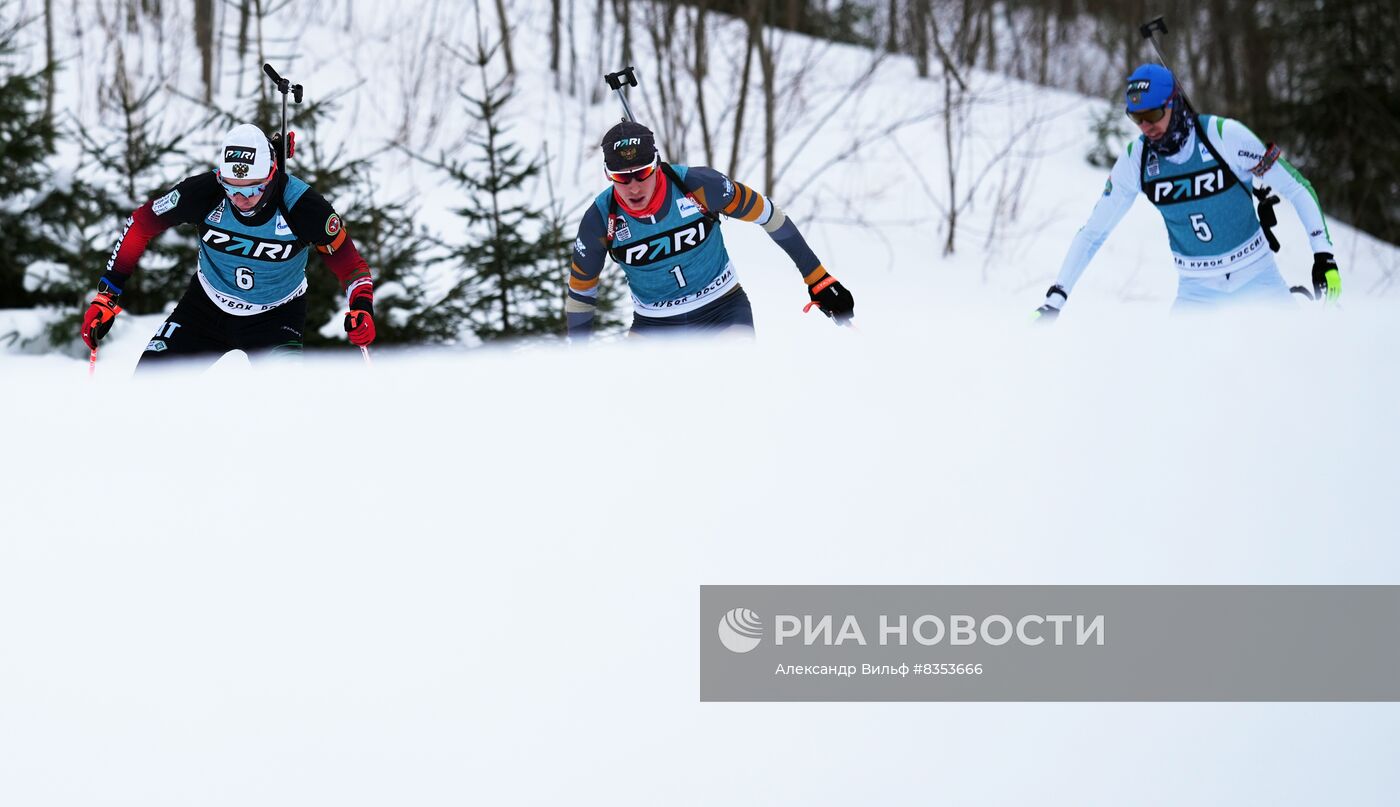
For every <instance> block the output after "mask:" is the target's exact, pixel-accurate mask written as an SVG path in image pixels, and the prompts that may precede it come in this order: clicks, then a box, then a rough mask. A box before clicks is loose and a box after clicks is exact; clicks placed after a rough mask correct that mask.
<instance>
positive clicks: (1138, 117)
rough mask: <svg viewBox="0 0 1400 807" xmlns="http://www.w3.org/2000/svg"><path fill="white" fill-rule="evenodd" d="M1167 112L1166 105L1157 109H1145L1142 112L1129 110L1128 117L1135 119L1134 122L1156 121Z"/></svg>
mask: <svg viewBox="0 0 1400 807" xmlns="http://www.w3.org/2000/svg"><path fill="white" fill-rule="evenodd" d="M1165 114H1167V107H1166V106H1159V107H1157V108H1156V109H1144V110H1142V111H1141V112H1132V111H1129V112H1128V117H1130V118H1132V119H1133V123H1156V122H1157V121H1159V120H1161V119H1162V116H1163V115H1165Z"/></svg>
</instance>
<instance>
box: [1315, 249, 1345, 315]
mask: <svg viewBox="0 0 1400 807" xmlns="http://www.w3.org/2000/svg"><path fill="white" fill-rule="evenodd" d="M1312 282H1313V294H1314V295H1315V296H1316V297H1317V299H1319V300H1327V301H1329V302H1334V303H1335V302H1336V301H1337V298H1338V297H1340V296H1342V273H1341V270H1340V269H1338V268H1337V261H1336V260H1334V259H1333V258H1332V253H1330V252H1316V253H1313V271H1312ZM1324 295H1326V296H1324Z"/></svg>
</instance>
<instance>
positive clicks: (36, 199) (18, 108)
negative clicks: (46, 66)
mask: <svg viewBox="0 0 1400 807" xmlns="http://www.w3.org/2000/svg"><path fill="white" fill-rule="evenodd" d="M24 25H25V23H23V22H19V23H3V22H0V26H3V27H0V75H3V76H4V78H3V80H0V243H3V244H4V245H5V248H4V249H0V308H20V307H28V306H33V305H36V304H38V303H40V302H44V299H43V295H41V294H39V293H36V292H35V291H34V290H33V289H31V288H30V286H32V285H33V283H32V282H31V281H29V280H27V278H29V276H30V270H31V269H32V268H35V267H38V268H39V269H40V270H41V273H42V270H43V269H44V268H45V267H51V266H54V265H56V264H57V263H58V262H60V261H62V259H63V257H64V254H63V250H62V249H61V248H60V245H59V244H58V242H57V241H56V240H55V239H54V238H53V234H52V232H51V231H50V228H48V227H47V226H46V224H45V222H46V213H47V212H48V208H50V207H51V206H52V205H53V204H54V201H55V200H52V199H51V198H50V197H51V196H52V195H53V192H54V189H55V188H56V186H58V185H60V184H61V182H62V178H61V177H56V176H54V173H53V171H52V169H51V168H50V167H49V160H50V158H52V157H53V155H54V153H55V150H56V144H57V141H58V132H57V130H56V129H55V128H54V125H53V121H52V120H51V119H50V118H49V117H48V116H46V115H45V114H44V101H43V99H44V80H45V78H44V77H45V71H44V70H39V71H37V72H33V73H24V72H20V70H19V69H18V66H19V64H20V60H21V57H22V51H21V49H20V47H19V37H20V33H21V31H22V30H23V28H24Z"/></svg>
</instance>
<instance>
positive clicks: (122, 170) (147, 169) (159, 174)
mask: <svg viewBox="0 0 1400 807" xmlns="http://www.w3.org/2000/svg"><path fill="white" fill-rule="evenodd" d="M120 54H121V51H120V49H119V50H118V58H117V67H116V71H115V75H114V78H113V82H112V90H111V92H110V93H109V94H107V95H106V97H105V105H106V106H105V108H104V109H103V113H104V116H105V117H106V119H107V123H106V124H105V125H103V126H102V127H100V128H98V129H96V130H90V129H88V128H87V127H84V126H82V125H78V132H77V137H78V141H79V144H80V145H81V147H82V160H83V163H82V164H81V165H80V168H79V171H78V173H79V175H80V176H82V177H83V179H82V180H81V182H79V183H77V184H76V185H75V189H74V190H75V193H74V194H72V198H71V199H70V204H69V207H68V209H67V210H65V211H64V212H63V214H62V215H61V216H58V217H57V219H56V222H57V223H59V226H61V227H62V229H63V232H64V244H65V246H66V249H67V250H68V252H69V255H68V261H67V262H68V266H69V270H70V271H69V281H68V284H67V293H68V295H69V296H70V297H75V298H77V299H79V300H82V301H86V299H88V298H90V297H91V295H92V293H93V292H94V291H95V289H96V287H97V279H98V278H99V277H100V276H101V275H102V273H103V271H105V269H106V266H107V262H108V260H109V257H110V255H111V251H112V248H113V246H114V245H115V244H116V241H117V239H118V237H119V236H120V234H121V232H122V230H123V227H124V226H125V222H126V220H127V218H128V217H129V216H130V215H131V213H132V211H134V210H135V209H136V208H138V207H140V206H141V205H143V204H145V203H146V202H148V201H150V200H151V199H153V198H156V197H157V196H160V195H163V194H164V193H166V192H168V191H169V190H170V189H171V188H173V187H174V186H175V185H176V183H178V182H179V181H180V180H182V179H184V178H185V177H186V176H188V175H190V174H192V173H195V172H197V171H207V170H210V168H209V162H208V160H207V159H198V158H196V157H195V156H193V155H191V154H190V153H189V151H188V150H187V144H188V143H189V142H190V137H191V135H193V134H194V133H195V132H197V131H199V130H201V129H203V128H205V127H206V126H207V124H208V118H204V119H201V120H197V121H194V122H192V123H189V124H187V125H185V126H184V127H183V128H181V129H174V130H172V129H171V127H170V126H169V125H168V124H167V121H166V119H165V117H164V116H163V115H162V113H161V109H160V106H161V103H160V102H161V100H162V95H161V94H162V88H161V86H160V82H158V81H149V82H147V83H146V84H145V86H143V87H137V86H136V85H134V84H133V83H132V81H131V80H130V77H129V75H128V74H127V72H126V70H125V69H124V66H123V64H122V58H121V55H120ZM199 156H200V157H205V155H204V154H202V153H201V154H200V155H199ZM198 256H199V242H198V240H197V239H196V238H195V236H194V232H193V230H191V229H189V228H178V229H176V230H171V231H167V232H166V233H165V234H163V235H162V236H161V237H160V238H157V239H155V240H153V241H151V243H150V244H149V245H148V246H147V248H146V251H145V253H144V254H143V255H142V257H141V267H140V270H139V271H138V272H136V274H135V275H133V276H132V279H131V282H130V283H129V284H128V285H127V286H126V287H125V288H124V289H123V293H122V307H123V308H124V309H125V310H126V311H128V312H130V313H133V314H150V313H157V312H160V311H163V310H164V309H165V308H166V307H167V306H168V305H170V304H172V303H174V302H175V301H176V300H178V299H179V298H180V296H181V295H182V294H183V293H184V291H185V287H186V286H187V285H188V284H189V281H190V275H191V274H192V273H193V271H194V269H195V266H196V265H197V262H198Z"/></svg>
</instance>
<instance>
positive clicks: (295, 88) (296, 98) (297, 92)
mask: <svg viewBox="0 0 1400 807" xmlns="http://www.w3.org/2000/svg"><path fill="white" fill-rule="evenodd" d="M292 101H293V102H295V103H298V104H300V103H301V85H300V84H293V85H292Z"/></svg>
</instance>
